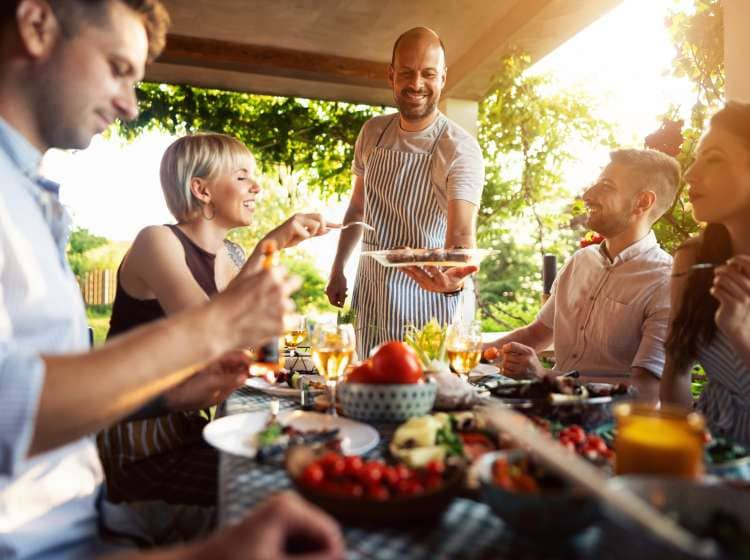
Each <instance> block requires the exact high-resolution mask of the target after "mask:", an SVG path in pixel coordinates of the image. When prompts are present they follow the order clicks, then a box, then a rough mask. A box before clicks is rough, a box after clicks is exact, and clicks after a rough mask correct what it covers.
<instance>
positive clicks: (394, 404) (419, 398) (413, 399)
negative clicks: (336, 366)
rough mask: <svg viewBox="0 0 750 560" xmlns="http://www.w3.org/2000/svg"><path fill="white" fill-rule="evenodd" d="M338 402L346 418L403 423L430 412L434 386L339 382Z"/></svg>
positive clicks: (433, 398)
mask: <svg viewBox="0 0 750 560" xmlns="http://www.w3.org/2000/svg"><path fill="white" fill-rule="evenodd" d="M336 393H337V400H338V402H339V404H340V405H341V410H342V411H343V413H344V415H345V416H348V417H349V418H355V419H357V420H364V421H369V422H402V421H404V420H407V419H408V418H411V417H412V416H423V415H425V414H428V413H429V412H430V411H431V410H432V406H433V404H434V403H435V395H436V394H437V384H435V383H432V382H427V383H409V384H403V385H381V384H369V383H349V382H344V383H340V384H339V385H338V387H337V389H336Z"/></svg>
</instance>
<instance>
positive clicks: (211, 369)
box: [164, 351, 251, 411]
mask: <svg viewBox="0 0 750 560" xmlns="http://www.w3.org/2000/svg"><path fill="white" fill-rule="evenodd" d="M250 362H251V360H250V357H249V356H248V355H247V354H245V353H244V352H241V351H234V352H229V353H227V354H225V355H224V356H222V357H221V358H219V359H218V360H217V361H215V362H214V363H212V364H209V365H208V366H206V367H205V368H203V369H202V370H200V371H199V372H197V373H196V374H195V375H194V376H193V377H191V378H189V379H187V380H185V381H183V382H182V383H180V384H179V385H177V386H176V387H174V388H173V389H170V390H169V391H167V392H166V393H164V398H165V399H166V401H167V407H168V408H169V410H173V411H178V410H200V409H202V408H207V407H210V406H214V405H216V404H219V403H220V402H222V401H224V400H225V399H226V398H227V397H228V396H229V395H230V394H231V393H232V392H233V391H234V390H236V389H238V388H239V387H242V385H244V383H245V380H247V368H248V366H249V365H250Z"/></svg>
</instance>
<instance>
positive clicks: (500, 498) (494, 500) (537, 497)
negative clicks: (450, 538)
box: [477, 449, 601, 539]
mask: <svg viewBox="0 0 750 560" xmlns="http://www.w3.org/2000/svg"><path fill="white" fill-rule="evenodd" d="M501 457H503V458H505V459H506V460H507V461H508V462H509V463H510V464H515V463H518V462H520V461H521V460H522V459H525V458H526V457H528V453H527V452H526V451H525V450H523V449H510V450H507V451H495V452H493V453H486V454H484V455H482V457H481V458H480V459H479V463H478V465H477V472H478V475H479V482H480V485H481V496H482V501H483V502H485V503H487V504H488V505H489V506H490V507H491V508H492V511H494V512H495V514H497V516H498V517H499V518H500V519H502V520H503V521H504V522H505V523H506V524H507V525H508V526H509V527H510V528H511V529H513V531H515V532H516V533H518V534H521V535H525V536H531V537H534V536H538V537H543V538H545V539H551V538H554V539H565V538H569V537H573V536H576V535H577V534H579V533H580V532H581V531H582V530H583V529H585V528H587V527H589V526H590V525H592V524H593V523H595V522H596V521H598V520H599V519H600V518H601V510H600V508H599V504H598V502H597V501H596V500H595V499H593V498H591V497H589V496H587V495H586V494H584V493H583V492H581V491H579V490H578V489H576V488H574V487H573V486H571V485H570V484H569V483H567V482H566V481H564V480H562V479H560V485H561V487H560V488H559V489H555V490H548V491H545V490H544V489H542V490H541V492H540V493H538V494H529V493H522V492H510V491H508V490H505V489H503V488H501V487H499V486H497V485H496V484H494V483H493V482H492V464H493V463H494V462H495V460H496V459H498V458H501Z"/></svg>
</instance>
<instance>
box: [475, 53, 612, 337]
mask: <svg viewBox="0 0 750 560" xmlns="http://www.w3.org/2000/svg"><path fill="white" fill-rule="evenodd" d="M529 65H530V59H529V57H528V56H526V55H524V54H513V55H511V56H508V57H506V58H504V59H503V60H502V61H501V65H500V71H499V72H498V74H497V76H496V77H495V79H494V80H493V83H492V87H491V89H490V91H489V93H488V95H487V96H486V97H485V98H484V100H483V101H482V102H481V104H480V106H479V144H480V146H481V147H482V151H483V154H484V158H485V166H486V172H485V177H486V182H485V186H484V192H483V194H482V206H481V210H480V215H479V223H478V240H479V244H480V245H481V246H483V247H491V248H494V249H497V250H498V255H497V256H496V257H494V258H492V259H488V260H487V261H486V262H485V263H483V265H482V269H481V272H480V275H479V281H480V288H481V289H480V298H479V299H480V305H481V308H482V311H483V312H484V313H485V315H487V316H488V317H490V318H491V319H492V320H493V321H494V322H495V323H496V324H497V327H498V328H502V329H508V328H513V327H515V326H519V325H520V324H524V323H526V322H527V321H528V319H529V318H530V317H533V313H534V312H535V311H536V309H537V307H538V303H537V302H538V301H539V295H540V294H541V275H540V269H541V263H542V255H544V254H545V253H555V254H557V255H558V256H559V257H560V258H561V259H562V258H564V257H566V256H567V255H569V254H570V253H571V252H572V251H573V250H574V249H575V247H576V244H575V240H576V239H577V238H578V237H580V235H581V232H577V233H576V232H574V231H573V230H572V229H571V222H572V221H573V218H574V214H575V213H576V212H577V211H580V209H581V205H580V204H574V200H573V196H572V195H571V193H569V192H566V191H565V190H564V189H561V187H562V186H563V185H564V183H565V181H564V170H565V168H566V166H567V165H569V164H570V163H572V162H573V161H575V160H576V159H577V158H578V157H579V153H580V151H581V147H582V146H590V145H593V144H597V145H602V144H603V145H611V144H612V142H613V140H612V136H611V131H610V128H609V127H608V126H607V125H606V124H605V123H603V122H601V121H600V120H598V119H597V118H596V117H595V116H594V115H593V114H592V112H591V109H590V107H591V106H592V103H591V102H590V101H589V100H588V99H586V97H585V96H583V95H582V94H581V92H578V91H565V90H561V89H559V88H556V87H552V86H553V84H552V83H551V79H550V78H549V77H548V76H540V75H534V74H531V73H529V72H527V70H528V68H529ZM519 232H520V233H525V234H526V235H527V236H530V239H531V242H527V243H524V240H523V236H522V235H519ZM488 326H489V325H488Z"/></svg>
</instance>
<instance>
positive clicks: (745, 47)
mask: <svg viewBox="0 0 750 560" xmlns="http://www.w3.org/2000/svg"><path fill="white" fill-rule="evenodd" d="M722 5H723V9H724V64H725V66H726V98H727V100H730V99H734V100H736V101H745V102H750V65H748V55H750V33H748V28H749V27H750V1H748V0H724V2H723V3H722Z"/></svg>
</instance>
